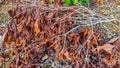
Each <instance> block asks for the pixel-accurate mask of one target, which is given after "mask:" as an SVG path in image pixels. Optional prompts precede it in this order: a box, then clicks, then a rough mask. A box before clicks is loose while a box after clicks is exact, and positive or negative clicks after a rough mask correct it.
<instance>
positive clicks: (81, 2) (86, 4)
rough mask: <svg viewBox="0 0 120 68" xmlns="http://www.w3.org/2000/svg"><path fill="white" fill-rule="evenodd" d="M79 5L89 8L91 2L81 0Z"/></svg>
mask: <svg viewBox="0 0 120 68" xmlns="http://www.w3.org/2000/svg"><path fill="white" fill-rule="evenodd" d="M79 3H80V4H82V5H85V6H89V0H79Z"/></svg>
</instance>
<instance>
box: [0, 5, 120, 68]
mask: <svg viewBox="0 0 120 68" xmlns="http://www.w3.org/2000/svg"><path fill="white" fill-rule="evenodd" d="M78 7H79V8H78ZM8 13H9V15H10V16H11V20H10V22H9V24H8V27H7V28H6V32H5V37H4V41H3V45H2V50H1V53H0V65H1V66H3V67H7V68H37V67H47V65H45V62H46V61H47V60H51V61H52V62H51V66H50V67H61V65H59V64H56V63H59V62H61V61H62V62H63V63H66V65H65V66H66V67H72V66H73V67H75V68H96V67H101V68H109V67H114V68H119V67H120V36H118V37H116V38H114V39H112V40H111V41H109V42H105V35H104V33H102V31H101V28H100V27H99V26H98V25H100V24H101V23H104V22H111V21H117V20H116V19H111V18H107V19H106V18H104V17H101V16H98V15H96V14H95V13H93V12H92V11H90V10H89V9H87V8H85V7H84V6H81V5H79V6H76V7H74V6H73V7H54V6H50V5H47V6H46V5H45V6H44V5H43V6H41V5H29V6H28V4H27V5H24V6H23V5H20V6H17V7H15V8H14V9H12V10H10V11H9V12H8ZM68 65H69V66H68ZM65 66H64V67H65Z"/></svg>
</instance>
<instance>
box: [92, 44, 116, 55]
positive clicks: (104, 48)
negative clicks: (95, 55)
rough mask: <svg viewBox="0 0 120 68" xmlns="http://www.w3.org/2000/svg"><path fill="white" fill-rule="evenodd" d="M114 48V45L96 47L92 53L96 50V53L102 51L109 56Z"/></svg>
mask: <svg viewBox="0 0 120 68" xmlns="http://www.w3.org/2000/svg"><path fill="white" fill-rule="evenodd" d="M114 47H115V45H111V44H104V45H102V46H98V47H97V48H95V49H94V50H93V52H95V51H96V50H98V51H100V50H104V51H106V52H108V53H110V54H111V53H112V50H113V48H114Z"/></svg>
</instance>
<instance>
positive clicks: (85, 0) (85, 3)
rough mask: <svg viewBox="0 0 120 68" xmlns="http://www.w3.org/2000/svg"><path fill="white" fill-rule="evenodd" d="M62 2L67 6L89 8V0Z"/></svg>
mask: <svg viewBox="0 0 120 68" xmlns="http://www.w3.org/2000/svg"><path fill="white" fill-rule="evenodd" d="M63 1H64V3H65V4H66V5H67V6H70V5H76V4H78V3H80V4H82V5H84V6H89V0H63Z"/></svg>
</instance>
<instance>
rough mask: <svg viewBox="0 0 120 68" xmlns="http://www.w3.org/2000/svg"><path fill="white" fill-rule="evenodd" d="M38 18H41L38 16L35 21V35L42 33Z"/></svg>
mask: <svg viewBox="0 0 120 68" xmlns="http://www.w3.org/2000/svg"><path fill="white" fill-rule="evenodd" d="M38 20H39V19H38V18H37V19H36V21H35V24H34V31H35V36H37V35H38V34H39V33H40V28H39V24H38Z"/></svg>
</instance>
